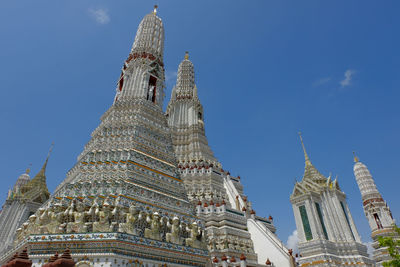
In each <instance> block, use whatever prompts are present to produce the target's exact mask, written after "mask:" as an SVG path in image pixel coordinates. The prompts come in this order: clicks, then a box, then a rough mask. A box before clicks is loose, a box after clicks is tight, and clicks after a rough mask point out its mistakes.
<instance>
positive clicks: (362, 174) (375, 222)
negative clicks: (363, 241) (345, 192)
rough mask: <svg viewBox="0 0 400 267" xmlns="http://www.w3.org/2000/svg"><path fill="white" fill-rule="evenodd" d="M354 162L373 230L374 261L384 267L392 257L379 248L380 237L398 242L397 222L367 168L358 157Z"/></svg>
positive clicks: (364, 206)
mask: <svg viewBox="0 0 400 267" xmlns="http://www.w3.org/2000/svg"><path fill="white" fill-rule="evenodd" d="M354 162H355V163H354V176H355V178H356V181H357V184H358V187H359V189H360V193H361V198H362V202H363V208H364V213H365V217H366V218H367V220H368V223H369V226H370V228H371V237H372V240H373V244H372V246H373V248H374V249H375V251H374V260H375V261H376V264H377V266H382V263H383V262H385V261H388V260H391V257H390V255H389V253H388V249H387V248H386V247H380V246H379V242H378V237H380V236H382V237H388V236H391V237H393V238H395V239H397V240H399V239H400V237H399V236H398V235H397V234H396V232H395V231H394V230H393V225H394V224H395V220H394V219H393V216H392V212H391V211H390V208H389V206H388V205H387V203H386V201H384V200H383V198H382V195H381V194H380V193H379V191H378V189H377V188H376V185H375V182H374V179H373V178H372V175H371V173H370V172H369V170H368V168H367V166H366V165H365V164H363V163H362V162H360V161H359V159H358V157H357V156H354Z"/></svg>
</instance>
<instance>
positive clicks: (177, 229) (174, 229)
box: [165, 217, 183, 245]
mask: <svg viewBox="0 0 400 267" xmlns="http://www.w3.org/2000/svg"><path fill="white" fill-rule="evenodd" d="M167 226H168V228H169V229H171V232H170V233H167V234H166V238H165V239H166V241H167V242H169V243H174V244H178V245H182V242H183V238H182V237H181V235H182V234H181V233H182V227H181V225H180V221H179V218H178V217H174V218H173V219H172V224H170V223H169V222H168V225H167Z"/></svg>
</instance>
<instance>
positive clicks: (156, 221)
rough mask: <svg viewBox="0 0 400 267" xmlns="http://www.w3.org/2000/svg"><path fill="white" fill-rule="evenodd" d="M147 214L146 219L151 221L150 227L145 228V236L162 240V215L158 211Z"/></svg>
mask: <svg viewBox="0 0 400 267" xmlns="http://www.w3.org/2000/svg"><path fill="white" fill-rule="evenodd" d="M151 217H152V218H150V216H147V218H146V221H147V222H148V223H150V228H146V229H144V237H145V238H151V239H155V240H159V241H161V239H162V235H161V232H160V230H161V220H160V215H159V214H158V212H154V213H153V215H152V216H151Z"/></svg>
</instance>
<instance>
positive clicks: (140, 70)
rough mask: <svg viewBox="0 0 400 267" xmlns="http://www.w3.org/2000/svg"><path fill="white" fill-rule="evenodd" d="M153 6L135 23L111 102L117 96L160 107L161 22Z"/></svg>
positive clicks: (127, 101) (162, 47) (161, 103)
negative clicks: (132, 40)
mask: <svg viewBox="0 0 400 267" xmlns="http://www.w3.org/2000/svg"><path fill="white" fill-rule="evenodd" d="M156 8H157V6H155V7H154V10H153V11H152V12H151V13H149V14H147V15H146V16H145V17H144V18H143V19H142V21H141V22H140V24H139V27H138V29H137V33H136V36H135V41H134V42H133V45H132V49H131V51H130V53H129V56H128V58H127V60H126V61H125V62H124V65H123V67H122V71H121V75H120V77H119V80H118V85H117V88H116V95H115V98H114V103H117V101H118V100H122V101H123V102H124V101H126V103H132V101H136V100H143V99H144V100H148V101H150V102H153V103H154V104H155V105H156V106H158V107H159V108H160V109H162V107H163V100H164V96H165V95H164V88H165V83H164V80H165V74H164V63H163V54H164V26H163V23H162V20H161V19H160V18H159V17H158V16H157V12H156V11H157V10H156Z"/></svg>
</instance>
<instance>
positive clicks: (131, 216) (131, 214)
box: [118, 206, 139, 235]
mask: <svg viewBox="0 0 400 267" xmlns="http://www.w3.org/2000/svg"><path fill="white" fill-rule="evenodd" d="M124 215H125V222H123V223H120V224H119V227H118V231H119V232H124V233H128V234H133V235H137V231H136V227H135V226H136V225H135V224H136V222H137V220H138V219H139V210H138V209H137V207H136V206H130V207H129V211H128V212H126V213H125V214H124Z"/></svg>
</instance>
